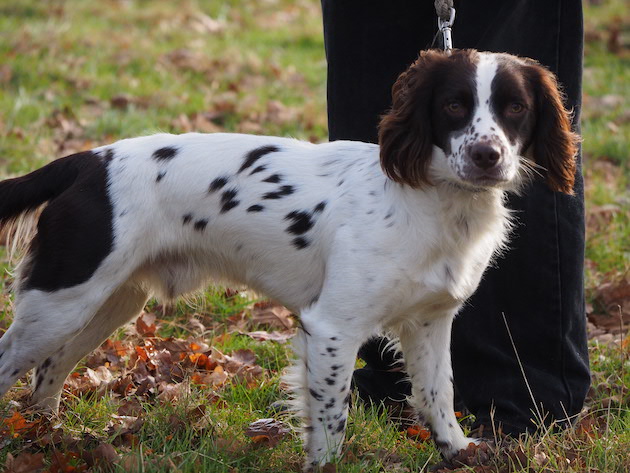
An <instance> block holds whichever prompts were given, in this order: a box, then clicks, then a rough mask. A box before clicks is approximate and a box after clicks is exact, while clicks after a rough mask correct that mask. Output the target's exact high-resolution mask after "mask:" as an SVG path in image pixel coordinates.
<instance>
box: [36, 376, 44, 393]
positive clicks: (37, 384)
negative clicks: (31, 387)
mask: <svg viewBox="0 0 630 473" xmlns="http://www.w3.org/2000/svg"><path fill="white" fill-rule="evenodd" d="M42 381H44V375H42V374H38V375H37V381H35V390H37V389H38V388H39V387H40V386H41V384H42Z"/></svg>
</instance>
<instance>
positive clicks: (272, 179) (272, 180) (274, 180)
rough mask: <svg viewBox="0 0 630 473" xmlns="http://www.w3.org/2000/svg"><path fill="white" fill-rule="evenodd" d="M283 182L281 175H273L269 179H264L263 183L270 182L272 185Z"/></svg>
mask: <svg viewBox="0 0 630 473" xmlns="http://www.w3.org/2000/svg"><path fill="white" fill-rule="evenodd" d="M281 180H282V176H280V174H272V175H271V176H269V177H268V178H267V179H263V182H270V183H272V184H277V183H278V182H280V181H281Z"/></svg>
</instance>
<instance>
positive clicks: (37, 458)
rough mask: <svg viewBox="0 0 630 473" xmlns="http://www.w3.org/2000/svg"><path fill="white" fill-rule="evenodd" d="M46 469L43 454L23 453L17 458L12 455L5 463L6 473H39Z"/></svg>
mask: <svg viewBox="0 0 630 473" xmlns="http://www.w3.org/2000/svg"><path fill="white" fill-rule="evenodd" d="M43 468H44V454H43V453H28V452H22V453H20V454H19V455H18V456H17V457H14V456H13V455H11V454H10V453H8V454H7V459H6V461H5V463H4V470H3V472H4V473H37V472H39V471H41V470H42V469H43Z"/></svg>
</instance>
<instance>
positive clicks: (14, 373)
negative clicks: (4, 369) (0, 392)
mask: <svg viewBox="0 0 630 473" xmlns="http://www.w3.org/2000/svg"><path fill="white" fill-rule="evenodd" d="M19 372H20V370H19V369H18V368H16V369H15V370H13V373H11V376H15V375H16V374H18V373H19Z"/></svg>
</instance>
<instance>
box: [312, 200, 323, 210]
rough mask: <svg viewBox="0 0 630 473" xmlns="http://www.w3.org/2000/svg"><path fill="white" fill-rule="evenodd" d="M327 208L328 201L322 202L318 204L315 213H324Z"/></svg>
mask: <svg viewBox="0 0 630 473" xmlns="http://www.w3.org/2000/svg"><path fill="white" fill-rule="evenodd" d="M325 208H326V201H325V200H324V201H322V202H320V203H319V204H317V205H316V206H315V208H314V209H313V211H314V212H323V211H324V209H325Z"/></svg>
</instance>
